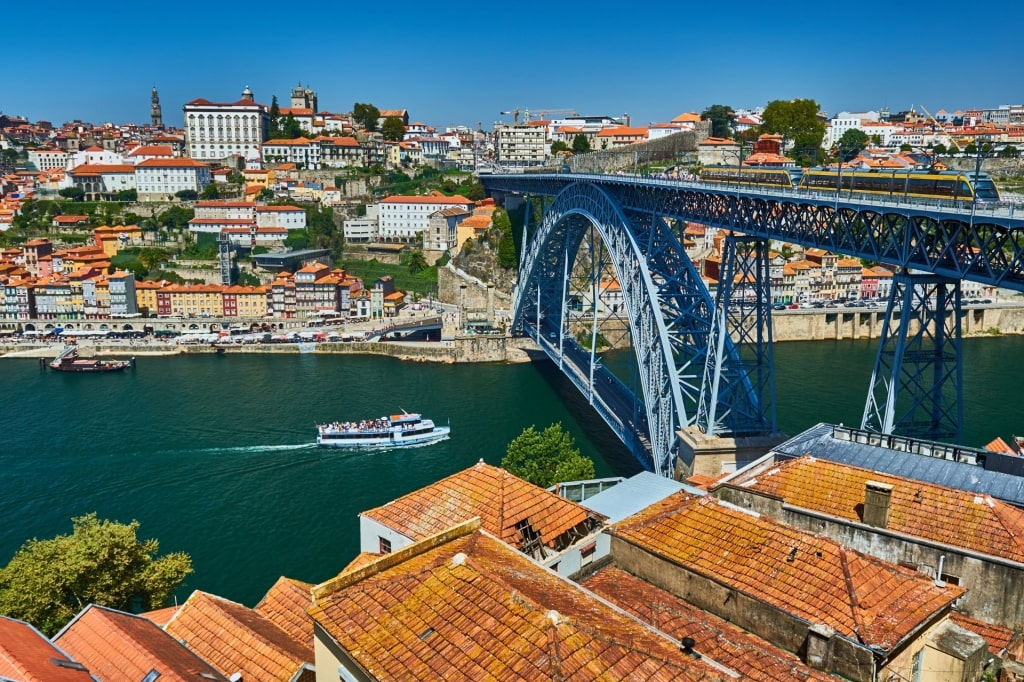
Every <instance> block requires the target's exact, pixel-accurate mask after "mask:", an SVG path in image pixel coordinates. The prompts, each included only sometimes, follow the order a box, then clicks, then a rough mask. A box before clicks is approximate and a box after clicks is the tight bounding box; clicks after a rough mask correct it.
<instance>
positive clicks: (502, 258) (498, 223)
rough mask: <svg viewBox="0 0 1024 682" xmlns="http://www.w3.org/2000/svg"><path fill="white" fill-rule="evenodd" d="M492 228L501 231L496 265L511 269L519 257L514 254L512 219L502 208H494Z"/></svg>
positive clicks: (516, 263) (517, 263)
mask: <svg viewBox="0 0 1024 682" xmlns="http://www.w3.org/2000/svg"><path fill="white" fill-rule="evenodd" d="M492 221H493V228H492V229H494V230H498V231H500V232H501V241H499V242H498V265H500V266H501V267H503V268H506V269H511V268H514V267H516V266H517V265H519V258H518V257H517V256H516V243H515V237H514V235H513V234H512V232H513V230H512V219H511V218H509V215H508V212H507V211H506V210H505V209H503V208H497V209H495V210H494V217H493V219H492Z"/></svg>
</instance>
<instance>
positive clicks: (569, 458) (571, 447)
mask: <svg viewBox="0 0 1024 682" xmlns="http://www.w3.org/2000/svg"><path fill="white" fill-rule="evenodd" d="M501 466H502V467H503V468H504V469H505V470H506V471H508V472H509V473H510V474H513V475H515V476H518V477H519V478H521V479H523V480H525V481H529V482H530V483H533V484H534V485H539V486H540V487H542V488H550V487H551V486H553V485H555V484H556V483H561V482H563V481H578V480H583V479H588V478H594V462H593V461H591V460H590V459H589V458H587V457H584V456H583V455H582V454H580V451H579V449H577V447H576V445H575V443H574V442H573V438H572V435H571V434H569V433H568V432H566V431H565V430H564V429H563V428H562V424H561V422H559V423H557V424H552V425H551V426H549V427H547V428H546V429H544V430H543V431H541V432H538V431H537V430H536V429H535V428H534V427H533V426H530V428H528V429H525V430H524V431H523V432H522V433H521V434H519V435H518V436H516V437H515V438H514V439H513V440H512V442H511V443H509V444H508V450H507V451H506V452H505V456H504V457H503V458H502V460H501Z"/></svg>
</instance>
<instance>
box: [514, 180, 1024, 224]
mask: <svg viewBox="0 0 1024 682" xmlns="http://www.w3.org/2000/svg"><path fill="white" fill-rule="evenodd" d="M531 177H532V178H533V179H536V178H537V177H538V176H536V175H534V176H531ZM556 177H557V178H558V179H560V180H562V181H567V180H569V179H570V178H571V179H580V180H592V181H603V182H606V181H609V180H611V181H615V180H620V181H623V182H629V183H631V184H636V183H637V182H640V183H643V184H649V185H652V186H656V187H665V188H669V189H674V188H679V187H684V188H687V189H694V190H698V191H702V192H709V193H712V194H729V195H735V196H745V197H750V198H774V199H781V200H798V201H813V202H816V203H823V204H824V203H831V204H836V205H842V204H845V205H851V206H852V205H856V206H857V207H864V206H878V207H879V208H885V209H901V208H902V209H911V210H915V211H931V212H936V213H946V214H949V215H950V216H960V217H962V216H964V214H966V213H971V214H972V215H973V216H975V217H978V216H980V217H982V218H985V217H991V218H1011V219H1013V218H1016V219H1024V204H1022V203H1019V202H1015V201H998V202H979V203H977V204H976V205H973V204H972V203H971V202H967V201H954V200H951V199H948V200H947V199H934V200H929V199H919V198H914V197H907V196H899V195H893V196H891V197H885V196H881V197H880V196H875V195H869V194H854V195H853V196H850V192H849V191H844V192H842V193H838V192H828V191H827V190H804V189H797V188H792V189H787V188H774V187H762V186H759V187H757V188H751V187H750V186H749V185H742V184H740V185H737V184H729V183H710V182H700V181H698V180H675V179H671V178H659V177H656V176H651V175H645V174H642V173H638V174H633V173H608V174H600V173H572V174H565V173H559V174H557V176H556Z"/></svg>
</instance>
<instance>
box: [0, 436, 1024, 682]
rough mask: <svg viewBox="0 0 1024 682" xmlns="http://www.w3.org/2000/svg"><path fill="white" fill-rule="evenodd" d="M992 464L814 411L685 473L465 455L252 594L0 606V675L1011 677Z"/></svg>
mask: <svg viewBox="0 0 1024 682" xmlns="http://www.w3.org/2000/svg"><path fill="white" fill-rule="evenodd" d="M1014 457H1016V459H1017V460H1019V457H1017V456H1012V455H1001V454H998V453H995V452H988V451H984V450H970V449H965V448H956V447H953V446H946V445H942V444H939V443H930V442H923V441H909V440H904V439H900V438H898V437H894V436H885V435H882V434H878V433H871V432H864V431H859V430H856V429H849V428H844V427H841V426H832V425H828V424H819V425H817V426H815V427H813V428H812V429H810V430H808V431H806V432H804V433H802V434H799V435H798V436H795V437H794V438H791V439H790V440H788V441H786V442H785V443H782V444H781V445H779V446H777V447H776V448H774V449H773V450H771V451H769V452H768V453H767V454H766V455H764V456H763V457H761V458H760V459H757V460H756V461H753V462H748V463H745V465H742V466H741V467H740V468H739V469H738V470H735V471H733V472H732V473H721V474H718V475H714V473H694V474H693V475H691V476H690V477H689V478H687V479H686V480H685V481H676V480H673V479H670V478H666V477H661V476H657V475H654V474H650V473H641V474H638V475H636V476H633V477H631V478H627V479H613V480H603V481H591V482H585V483H567V484H561V485H560V486H556V487H555V488H554V489H551V490H545V489H542V488H538V487H536V486H534V485H532V484H530V483H528V482H526V481H523V480H521V479H519V478H516V477H515V476H513V475H511V474H510V473H508V472H507V471H505V470H503V469H500V468H498V467H495V466H491V465H488V464H485V463H484V462H483V461H482V460H481V461H480V462H479V463H477V464H475V465H473V466H471V467H469V468H467V469H464V470H461V471H457V472H455V473H453V474H452V475H450V476H448V477H447V478H444V479H442V480H439V481H437V482H436V483H433V484H431V485H428V486H426V487H425V488H422V489H420V490H416V491H413V492H411V493H409V494H408V495H405V496H403V497H400V498H398V499H396V500H393V501H391V502H389V503H387V504H384V505H382V506H380V507H376V508H374V509H370V510H367V511H364V512H363V513H362V514H360V516H359V535H360V553H359V554H358V556H356V557H355V558H354V559H352V561H351V562H350V563H349V564H348V565H347V566H345V567H343V568H342V569H341V570H340V572H339V573H338V574H337V575H336V576H335V577H333V578H331V579H329V580H326V581H325V582H322V583H320V584H316V585H314V584H310V583H306V582H302V581H301V580H298V579H294V578H290V577H282V578H280V579H279V580H278V581H277V582H276V583H275V584H274V585H272V586H270V587H269V589H268V591H267V592H266V594H265V596H264V597H263V598H262V599H261V600H260V601H259V603H257V604H256V605H255V606H253V607H249V606H246V605H244V604H241V603H237V602H234V601H231V600H229V599H226V598H223V597H220V596H217V595H214V594H210V593H208V592H204V591H201V590H196V591H194V592H193V593H192V595H191V596H190V597H189V598H188V599H187V600H186V601H185V602H184V603H183V604H180V605H176V606H173V607H168V608H165V609H161V610H158V611H153V612H148V613H142V614H132V613H126V612H122V611H118V610H114V609H110V608H106V607H102V606H98V605H88V606H86V607H85V608H84V609H82V611H81V612H80V613H78V615H77V616H75V618H74V619H73V620H72V621H71V622H69V623H68V624H67V625H66V626H64V627H63V629H61V630H60V631H59V632H58V633H56V634H55V635H54V636H53V637H50V638H47V637H45V636H44V635H43V634H41V633H40V632H39V631H37V630H36V629H35V628H34V627H33V626H32V625H30V624H28V623H25V622H22V621H18V620H14V619H12V618H5V617H0V677H4V678H5V679H13V680H18V681H19V682H22V681H23V682H36V681H40V682H42V681H44V680H45V681H46V682H54V681H56V682H65V681H68V682H73V681H77V680H81V681H82V682H89V681H91V680H101V681H103V680H126V679H131V680H150V681H152V680H157V679H195V678H196V677H202V678H204V679H209V680H225V681H226V680H232V681H235V682H238V681H245V680H249V681H267V682H269V681H272V680H273V681H281V682H314V681H316V682H327V681H328V680H330V681H336V680H344V681H355V680H359V681H370V680H391V679H417V680H425V679H444V680H479V679H489V680H516V681H520V680H538V681H539V680H553V679H566V680H570V679H571V680H611V679H614V680H644V681H645V682H646V681H649V680H694V681H696V680H702V681H704V682H713V681H720V682H724V681H727V680H738V679H743V680H757V681H764V682H778V681H779V680H807V681H815V682H827V681H829V680H835V681H836V682H839V681H840V680H846V681H854V682H883V681H893V680H914V681H915V682H974V681H976V680H980V679H983V676H985V677H984V679H992V680H996V679H998V680H1000V682H1019V681H1020V680H1022V679H1024V666H1022V665H1021V664H1020V663H1018V662H1017V661H1018V658H1019V657H1020V656H1021V654H1022V653H1024V639H1022V634H1021V630H1022V627H1024V600H1022V599H1020V598H1019V596H1020V595H1019V592H1020V586H1021V585H1022V584H1024V581H1022V578H1024V544H1022V540H1021V538H1022V537H1024V534H1022V532H1021V531H1022V529H1024V508H1022V507H1024V498H1022V497H1021V494H1020V490H1021V486H1020V484H1019V481H1020V478H1019V476H1020V474H1021V473H1022V472H1024V468H1022V466H1021V463H1020V461H1016V462H1009V463H1008V462H1004V461H998V462H997V461H994V460H996V459H999V458H1003V459H1008V460H1009V459H1013V458H1014ZM696 464H697V463H695V465H696ZM699 469H700V467H699V466H695V469H694V470H695V471H698V470H699ZM587 490H589V491H590V492H589V493H587V492H585V491H587ZM581 491H584V492H583V493H581ZM574 500H575V501H574Z"/></svg>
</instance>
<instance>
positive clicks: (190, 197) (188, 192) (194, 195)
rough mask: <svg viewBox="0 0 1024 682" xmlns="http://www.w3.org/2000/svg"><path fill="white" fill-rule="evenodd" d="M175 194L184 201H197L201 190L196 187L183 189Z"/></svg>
mask: <svg viewBox="0 0 1024 682" xmlns="http://www.w3.org/2000/svg"><path fill="white" fill-rule="evenodd" d="M174 196H176V197H178V198H179V199H181V200H182V201H195V200H196V199H198V198H199V192H197V191H195V190H194V189H182V190H178V191H177V192H175V193H174Z"/></svg>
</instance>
